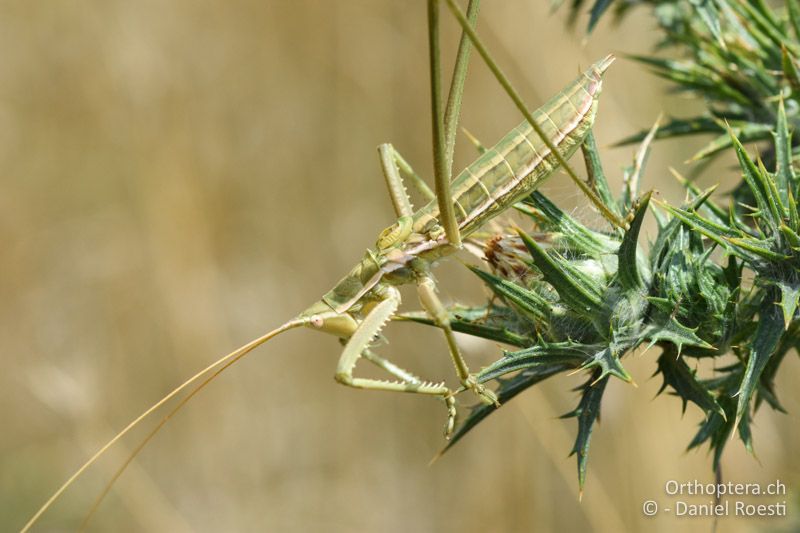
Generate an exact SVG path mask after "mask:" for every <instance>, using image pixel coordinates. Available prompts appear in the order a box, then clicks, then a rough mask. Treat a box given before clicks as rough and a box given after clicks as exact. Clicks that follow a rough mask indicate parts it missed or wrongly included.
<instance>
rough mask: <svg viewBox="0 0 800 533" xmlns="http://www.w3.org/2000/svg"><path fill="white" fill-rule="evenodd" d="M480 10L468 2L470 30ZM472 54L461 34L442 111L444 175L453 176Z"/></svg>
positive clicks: (478, 4)
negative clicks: (458, 132)
mask: <svg viewBox="0 0 800 533" xmlns="http://www.w3.org/2000/svg"><path fill="white" fill-rule="evenodd" d="M480 9H481V2H480V0H470V1H469V5H468V6H467V20H468V21H469V25H470V26H471V27H472V28H475V25H476V24H477V21H478V12H479V11H480ZM470 52H472V42H471V41H470V40H469V36H468V35H467V34H466V33H464V32H463V31H462V32H461V41H459V43H458V53H457V55H456V65H455V67H454V68H453V80H452V81H451V82H450V93H449V94H448V96H447V107H445V110H444V138H445V175H446V176H448V177H452V175H453V153H454V152H455V146H456V132H457V131H458V121H459V117H460V115H461V100H462V97H463V95H464V82H465V81H466V79H467V70H468V68H469V56H470Z"/></svg>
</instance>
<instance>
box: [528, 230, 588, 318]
mask: <svg viewBox="0 0 800 533" xmlns="http://www.w3.org/2000/svg"><path fill="white" fill-rule="evenodd" d="M519 235H520V237H522V241H523V242H524V243H525V246H526V247H527V248H528V250H529V251H530V253H531V257H533V261H534V263H535V264H536V266H537V267H538V268H539V270H540V271H541V272H542V275H544V279H545V280H547V282H548V283H550V284H551V285H552V286H553V287H554V288H555V290H556V291H558V295H559V296H560V297H561V299H562V300H563V301H564V302H565V303H566V304H567V305H568V306H570V308H571V309H572V310H573V311H575V312H576V313H578V314H580V315H584V316H587V317H596V316H597V315H599V314H601V313H602V312H603V302H602V297H603V295H602V289H601V288H600V287H599V286H598V285H597V283H595V282H594V281H593V280H591V279H590V278H589V277H588V276H586V275H585V274H583V273H581V272H579V271H578V270H577V269H576V268H574V267H572V266H570V265H569V264H568V262H567V261H564V260H559V259H554V258H552V257H550V255H549V254H548V253H547V252H546V251H545V250H544V249H542V247H541V246H539V244H537V243H536V241H534V240H533V239H532V238H531V237H530V235H528V234H527V233H525V232H524V231H522V230H520V231H519Z"/></svg>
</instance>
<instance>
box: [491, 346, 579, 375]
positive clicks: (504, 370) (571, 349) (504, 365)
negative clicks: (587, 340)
mask: <svg viewBox="0 0 800 533" xmlns="http://www.w3.org/2000/svg"><path fill="white" fill-rule="evenodd" d="M593 348H594V347H592V346H585V345H582V344H577V343H573V342H559V343H550V344H548V343H545V342H539V343H538V344H536V345H535V346H531V347H530V348H526V349H525V350H519V351H516V352H505V356H504V357H503V358H502V359H498V360H497V361H495V362H494V363H492V364H491V365H489V366H487V367H486V368H483V369H481V371H480V372H479V373H478V380H479V381H482V382H483V381H489V380H492V379H497V378H499V377H501V376H504V375H506V374H508V373H511V372H515V371H517V370H524V369H526V368H531V367H535V366H559V367H560V366H563V365H566V366H569V367H571V368H578V367H580V366H581V365H582V364H583V363H584V362H586V360H587V359H588V358H589V357H590V356H589V353H591V351H593Z"/></svg>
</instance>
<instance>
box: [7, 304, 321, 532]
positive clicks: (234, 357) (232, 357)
mask: <svg viewBox="0 0 800 533" xmlns="http://www.w3.org/2000/svg"><path fill="white" fill-rule="evenodd" d="M306 323H308V319H299V318H296V319H293V320H290V321H288V322H286V323H285V324H283V325H282V326H280V327H278V328H276V329H274V330H272V331H270V332H269V333H266V334H264V335H262V336H261V337H259V338H257V339H254V340H252V341H250V342H248V343H247V344H245V345H244V346H241V347H239V348H237V349H236V350H234V351H232V352H231V353H229V354H228V355H226V356H224V357H221V358H220V359H217V360H216V361H214V362H213V363H211V364H210V365H208V366H207V367H205V368H204V369H203V370H201V371H200V372H198V373H196V374H195V375H194V376H192V377H190V378H189V379H187V380H186V381H184V382H183V383H181V384H180V385H179V386H178V387H176V388H175V389H173V390H172V392H170V393H169V394H167V395H166V396H164V397H163V398H161V399H160V400H159V401H158V402H156V403H155V404H153V405H152V407H150V408H149V409H148V410H147V411H145V412H144V413H142V414H141V415H139V416H138V417H137V418H136V419H135V420H133V421H132V422H131V423H130V424H128V425H127V426H125V428H124V429H123V430H122V431H120V432H119V433H117V434H116V435H115V436H114V437H113V438H112V439H111V440H110V441H108V442H107V443H106V444H105V445H104V446H103V447H102V448H100V449H99V450H98V451H97V452H96V453H95V454H94V455H93V456H92V457H90V458H89V460H88V461H86V462H85V463H84V464H83V465H82V466H81V467H80V468H79V469H78V470H76V471H75V473H74V474H72V475H71V476H70V477H69V479H67V480H66V481H65V482H64V484H63V485H61V486H60V487H59V488H58V490H56V491H55V492H54V493H53V495H52V496H50V498H49V499H48V500H47V501H46V502H45V503H44V505H42V506H41V507H40V508H39V510H38V511H36V513H35V514H34V515H33V516H32V517H31V519H30V520H28V522H27V523H26V524H25V525H24V526H23V527H22V529H21V530H20V533H26V532H27V531H29V530H30V528H31V527H32V526H33V525H34V524H35V523H36V521H37V520H39V518H40V517H41V516H42V514H44V512H45V511H47V510H48V509H49V508H50V507H51V506H52V505H53V503H54V502H55V501H56V500H57V499H58V498H59V497H60V496H61V495H62V494H63V493H64V491H66V490H67V488H69V486H70V485H72V484H73V483H74V482H75V480H77V479H78V478H79V477H80V476H81V475H82V474H83V473H84V472H85V471H86V470H87V469H88V468H89V467H90V466H92V465H93V464H94V463H95V462H97V460H98V459H99V458H100V457H101V456H102V455H103V454H104V453H105V452H106V451H107V450H108V449H109V448H110V447H111V446H113V445H114V443H116V442H117V441H118V440H120V439H121V438H122V437H124V436H125V435H126V434H127V433H128V432H129V431H130V430H131V429H133V428H134V427H136V426H137V425H138V424H139V423H140V422H141V421H142V420H144V419H145V418H147V417H148V416H149V415H150V414H152V413H153V412H154V411H156V410H157V409H158V408H159V407H161V406H162V405H164V404H165V403H167V402H168V401H169V400H171V399H172V398H174V397H175V395H177V394H178V393H180V392H181V391H182V390H184V389H185V388H186V387H188V386H189V385H191V384H192V383H194V382H195V381H197V380H198V379H200V378H201V377H203V376H204V375H205V374H207V373H208V372H209V371H211V370H213V369H214V368H216V367H218V366H220V365H222V364H225V366H223V367H222V368H220V369H219V370H218V371H217V372H215V373H214V374H213V375H212V376H211V377H209V378H208V379H206V380H205V381H203V383H201V384H200V385H199V386H198V387H197V388H195V389H193V390H192V392H191V393H189V395H187V396H186V397H185V398H184V399H182V400H181V402H180V403H179V404H178V405H177V406H176V408H175V409H173V410H172V411H171V412H170V413H169V414H168V415H167V416H166V417H165V418H164V419H162V421H161V422H160V423H159V424H158V426H156V428H155V430H154V431H152V432H151V433H150V434H149V435H148V436H147V438H146V439H145V440H144V441H143V442H142V443H141V444H140V445H139V446H137V447H136V449H135V450H134V452H133V454H132V455H131V457H129V458H128V460H127V461H126V462H125V464H124V465H123V467H122V468H121V469H120V470H119V471H118V472H117V474H115V476H114V478H112V480H111V484H109V485H108V486H107V487H106V489H105V490H104V492H103V494H102V495H101V496H100V498H99V499H98V501H97V502H95V507H96V506H97V505H98V504H99V502H100V501H102V499H103V497H105V494H106V493H107V492H108V490H109V489H110V488H111V485H113V483H114V481H116V479H117V478H118V477H119V476H120V475H121V474H122V471H124V469H125V467H127V466H128V463H130V462H131V460H132V459H133V458H134V457H135V456H136V455H137V454H138V453H139V451H141V449H142V448H143V447H144V446H145V445H146V444H147V442H148V441H149V440H150V439H151V438H152V437H153V435H155V433H156V432H158V430H159V429H160V428H161V427H162V426H163V425H164V424H165V423H166V421H167V420H169V418H170V417H172V415H174V414H175V413H176V412H177V411H178V409H180V408H181V407H183V405H185V404H186V402H188V401H189V399H190V398H191V397H192V396H194V395H195V394H197V392H199V391H200V389H202V388H203V387H205V386H206V385H207V384H208V383H209V382H210V381H211V380H213V379H214V378H215V377H217V376H218V375H219V374H220V373H221V372H222V371H223V370H225V369H226V368H228V367H229V366H231V365H232V364H233V363H235V362H237V361H238V360H240V359H241V358H242V357H244V356H245V355H247V354H248V353H250V352H251V351H253V350H254V349H256V348H258V347H259V346H261V345H262V344H264V343H265V342H267V341H268V340H270V339H272V338H273V337H275V336H277V335H279V334H281V333H283V332H285V331H288V330H290V329H294V328H296V327H299V326H303V325H305V324H306ZM95 507H93V508H92V511H91V512H94V510H95ZM89 516H91V513H90V515H89ZM88 518H89V517H87V520H88ZM84 522H86V520H85V521H84Z"/></svg>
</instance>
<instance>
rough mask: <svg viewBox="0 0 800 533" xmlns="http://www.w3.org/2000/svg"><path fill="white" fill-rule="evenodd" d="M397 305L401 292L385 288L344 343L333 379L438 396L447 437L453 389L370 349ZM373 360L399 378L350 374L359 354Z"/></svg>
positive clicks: (359, 386)
mask: <svg viewBox="0 0 800 533" xmlns="http://www.w3.org/2000/svg"><path fill="white" fill-rule="evenodd" d="M399 305H400V292H399V291H398V290H397V289H395V288H394V287H386V297H385V299H383V300H381V302H380V303H378V304H377V305H376V306H375V307H374V308H373V309H372V311H370V313H369V314H368V315H367V316H366V317H365V318H364V320H363V321H362V322H361V324H360V325H359V326H358V329H356V331H355V333H353V335H352V336H351V337H350V339H349V340H348V341H347V344H345V347H344V350H343V351H342V355H341V356H340V357H339V364H338V366H337V368H336V376H335V378H336V381H338V382H339V383H341V384H343V385H347V386H348V387H354V388H357V389H368V390H385V391H393V392H411V393H416V394H427V395H431V396H440V397H442V399H444V401H445V404H446V406H447V424H446V426H445V436H447V437H448V438H449V437H450V435H451V434H452V432H453V428H454V427H455V420H456V408H455V399H454V394H453V391H451V390H450V389H449V388H447V387H446V386H445V385H444V383H431V382H426V381H422V380H420V379H419V378H418V377H416V376H415V375H413V374H412V373H410V372H408V371H407V370H404V369H402V368H400V367H398V366H397V365H395V364H393V363H390V362H389V361H387V360H385V359H383V358H382V357H380V356H378V355H377V354H374V353H372V352H371V351H370V350H369V345H370V343H371V342H372V339H374V338H375V336H376V335H377V334H378V333H380V330H381V328H383V326H384V324H386V322H387V321H388V320H389V319H390V318H391V317H392V316H393V315H394V313H395V311H397V308H398V307H399ZM362 356H363V357H364V358H365V359H367V360H369V361H372V362H373V363H375V364H376V365H378V366H380V367H381V368H383V369H384V370H386V371H387V372H389V373H390V374H392V375H394V376H395V377H397V378H398V379H400V381H384V380H380V379H370V378H357V377H354V376H353V369H354V368H355V366H356V363H357V362H358V360H359V359H360V358H361V357H362Z"/></svg>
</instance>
